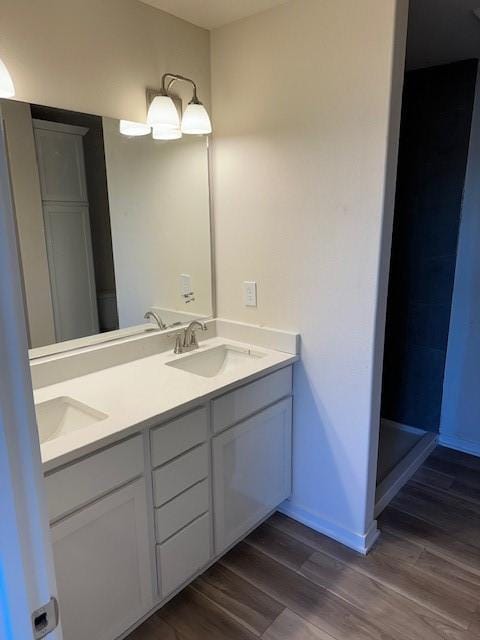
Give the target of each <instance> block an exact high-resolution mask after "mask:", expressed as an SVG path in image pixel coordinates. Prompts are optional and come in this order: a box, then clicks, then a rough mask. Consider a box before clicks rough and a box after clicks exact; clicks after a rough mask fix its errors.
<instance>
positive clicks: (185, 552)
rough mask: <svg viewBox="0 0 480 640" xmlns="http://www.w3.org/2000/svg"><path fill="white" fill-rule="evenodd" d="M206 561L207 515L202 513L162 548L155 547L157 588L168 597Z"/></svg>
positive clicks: (207, 552) (208, 538)
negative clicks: (157, 576)
mask: <svg viewBox="0 0 480 640" xmlns="http://www.w3.org/2000/svg"><path fill="white" fill-rule="evenodd" d="M209 559H210V514H209V513H206V514H205V515H204V516H202V517H201V518H198V520H195V522H192V524H190V525H189V526H188V527H185V529H182V531H180V532H179V533H177V535H176V536H173V538H170V540H167V542H165V543H164V544H161V545H157V566H158V575H159V583H160V584H159V587H160V590H161V594H162V597H165V596H168V595H169V594H170V593H172V591H174V590H175V589H176V588H177V587H179V586H181V585H182V584H183V583H184V582H185V581H186V580H188V578H190V577H191V576H193V575H194V574H195V573H196V572H197V571H198V570H199V569H201V568H202V567H203V566H204V565H205V564H206V563H207V562H208V561H209Z"/></svg>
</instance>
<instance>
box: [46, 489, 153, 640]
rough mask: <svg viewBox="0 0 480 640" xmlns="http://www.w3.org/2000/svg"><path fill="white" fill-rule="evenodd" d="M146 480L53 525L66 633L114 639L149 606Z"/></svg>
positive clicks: (81, 639) (73, 637)
mask: <svg viewBox="0 0 480 640" xmlns="http://www.w3.org/2000/svg"><path fill="white" fill-rule="evenodd" d="M148 540H149V539H148V524H147V508H146V501H145V480H144V478H140V479H139V480H136V481H134V482H132V483H130V484H128V485H127V486H125V487H123V488H121V489H118V490H117V491H114V492H113V493H111V494H108V495H107V496H106V497H104V498H101V499H100V500H98V501H97V502H94V503H93V504H91V505H89V506H88V507H85V508H83V509H81V510H80V511H77V512H76V513H74V514H73V515H71V516H70V517H67V518H65V519H64V520H61V521H60V522H58V523H57V524H55V525H53V526H52V541H53V553H54V559H55V570H56V575H57V586H58V594H59V605H60V614H61V622H62V629H63V635H64V638H68V640H85V638H92V639H95V640H112V639H113V638H116V637H117V636H119V635H120V634H121V633H123V631H125V629H128V627H129V626H131V625H133V624H134V623H135V622H136V621H137V620H138V619H139V618H141V617H142V616H143V615H144V613H145V611H148V610H149V609H150V608H151V607H152V606H153V598H152V583H151V570H150V556H149V544H148Z"/></svg>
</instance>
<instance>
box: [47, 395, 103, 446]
mask: <svg viewBox="0 0 480 640" xmlns="http://www.w3.org/2000/svg"><path fill="white" fill-rule="evenodd" d="M35 413H36V416H37V427H38V435H39V437H40V444H43V443H44V442H49V441H50V440H55V439H56V438H60V437H61V436H64V435H67V434H68V433H72V432H73V431H78V429H84V428H85V427H89V426H90V425H92V424H95V422H99V421H100V420H105V418H108V415H107V414H106V413H103V412H102V411H98V410H97V409H93V408H92V407H89V406H88V405H86V404H83V402H78V400H74V399H73V398H69V397H68V396H61V397H59V398H53V399H52V400H47V401H45V402H39V403H38V404H36V405H35Z"/></svg>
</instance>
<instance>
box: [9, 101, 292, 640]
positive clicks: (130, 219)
mask: <svg viewBox="0 0 480 640" xmlns="http://www.w3.org/2000/svg"><path fill="white" fill-rule="evenodd" d="M147 97H148V96H147ZM0 118H1V119H2V121H3V126H4V132H5V138H6V144H5V149H6V155H7V156H8V157H7V160H8V163H7V164H8V167H9V171H10V182H11V185H10V186H11V193H12V197H13V204H14V207H12V214H13V215H14V216H15V224H16V228H17V231H18V243H19V249H20V251H19V254H20V255H19V261H20V265H19V269H18V271H19V273H21V274H22V277H23V288H22V290H23V292H24V301H23V302H24V306H23V309H24V311H25V321H26V326H27V329H28V339H29V347H30V352H29V355H30V370H31V376H32V382H33V389H34V402H35V412H36V421H37V428H38V433H39V440H40V449H41V458H42V465H43V469H42V470H43V473H44V478H45V487H44V489H45V494H46V501H47V505H48V513H49V524H50V530H51V539H52V545H53V556H54V565H55V573H56V584H57V591H58V601H59V611H60V622H61V625H62V630H63V637H64V638H65V639H66V640H86V639H88V640H118V639H120V638H122V637H124V636H126V635H127V634H128V633H129V632H130V631H131V630H132V628H134V627H135V626H136V625H137V624H138V623H140V622H141V621H142V619H143V618H145V617H147V616H148V615H149V614H151V613H152V612H153V611H154V610H155V609H157V608H159V607H160V606H162V605H163V604H164V603H165V602H166V601H167V600H168V599H169V598H171V597H172V596H173V595H174V594H175V593H177V592H178V591H179V590H180V589H182V588H183V587H184V586H185V585H186V584H188V583H189V582H190V581H191V580H193V579H194V578H195V576H197V575H198V574H199V573H201V572H202V571H204V570H205V569H206V568H207V567H208V566H209V565H210V564H212V563H213V562H215V560H216V559H218V558H219V557H220V556H221V555H222V554H223V553H225V552H226V551H227V550H228V549H229V548H230V547H232V546H233V545H234V544H235V543H236V542H238V541H239V540H241V539H242V538H243V537H244V536H245V535H246V534H247V533H248V532H249V531H250V530H252V529H253V528H254V527H255V526H257V525H258V524H259V523H260V522H261V521H262V520H263V519H265V518H266V517H268V515H269V514H270V513H271V512H272V511H274V510H275V509H276V508H277V506H278V505H279V504H280V503H282V502H283V501H284V500H285V499H286V498H288V496H289V495H290V492H291V442H292V365H293V363H294V362H295V361H296V359H297V358H298V355H297V354H298V336H297V335H296V334H293V333H288V332H282V331H277V330H272V329H265V328H261V327H256V326H251V325H246V324H242V323H236V322H233V321H226V320H221V319H218V318H216V319H215V320H209V321H208V322H207V324H206V331H205V332H204V333H203V334H202V335H200V334H199V335H198V340H199V341H200V345H199V346H198V343H197V337H196V336H195V334H194V329H195V328H196V329H198V331H199V332H200V330H201V329H203V328H204V327H203V324H202V321H204V320H205V319H206V318H214V317H215V315H216V313H215V308H214V289H213V286H212V283H213V280H214V277H213V270H212V263H213V255H212V247H211V237H212V227H211V224H210V190H209V188H210V176H209V159H208V154H209V150H208V149H209V148H208V140H207V139H206V138H205V137H202V136H198V135H192V136H188V135H185V136H184V137H182V138H178V139H172V140H170V141H162V142H160V143H159V142H158V140H156V139H155V137H154V136H153V133H152V131H151V130H150V127H149V126H148V127H145V126H143V129H145V131H143V132H142V133H141V135H135V134H132V133H131V131H130V132H128V131H126V130H125V125H126V124H127V125H129V124H130V125H131V124H135V123H129V122H128V121H123V120H122V121H118V120H115V119H112V118H110V117H104V116H99V115H94V114H85V113H83V112H73V111H66V110H65V109H62V108H60V109H58V108H55V107H50V106H42V105H38V104H31V105H30V104H28V103H24V102H16V101H13V100H0ZM137 124H138V123H137ZM0 141H1V138H0ZM179 185H181V188H179ZM25 194H29V197H28V198H26V195H25ZM237 284H238V285H239V286H238V294H239V295H241V292H242V287H241V283H237ZM247 284H248V285H249V286H250V287H253V290H254V291H255V295H254V299H250V298H249V300H248V304H249V305H250V306H251V305H255V304H256V284H255V283H252V282H247V283H244V286H245V285H247ZM146 320H148V321H149V322H148V323H146V322H145V321H146ZM182 332H184V333H182ZM185 350H189V351H190V352H188V353H179V352H180V351H185ZM36 453H38V451H36ZM50 595H52V596H54V595H56V594H55V593H54V587H53V586H52V589H51V593H50ZM41 602H42V604H43V602H44V600H43V599H42V601H41ZM53 618H54V616H53V615H52V614H50V620H49V622H51V623H52V624H54V623H56V620H53ZM35 624H36V623H35ZM39 624H40V625H41V624H42V619H40V623H39ZM52 628H53V627H52ZM40 631H42V629H40Z"/></svg>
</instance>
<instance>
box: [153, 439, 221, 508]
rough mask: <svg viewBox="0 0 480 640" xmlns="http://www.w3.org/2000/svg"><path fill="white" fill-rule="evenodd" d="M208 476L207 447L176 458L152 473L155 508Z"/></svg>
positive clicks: (203, 446) (203, 445)
mask: <svg viewBox="0 0 480 640" xmlns="http://www.w3.org/2000/svg"><path fill="white" fill-rule="evenodd" d="M207 476H208V453H207V445H205V444H202V445H201V446H200V447H197V448H196V449H194V450H193V451H190V452H189V453H186V454H185V455H183V456H181V457H180V458H177V460H174V461H173V462H170V463H169V464H166V465H165V466H163V467H160V469H155V471H154V472H153V499H154V504H155V506H156V507H161V506H162V504H164V503H165V502H167V501H168V500H171V499H172V498H174V497H175V496H178V494H179V493H182V491H185V489H188V488H189V487H191V486H192V485H194V484H196V483H197V482H200V480H204V479H205V478H206V477H207Z"/></svg>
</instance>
